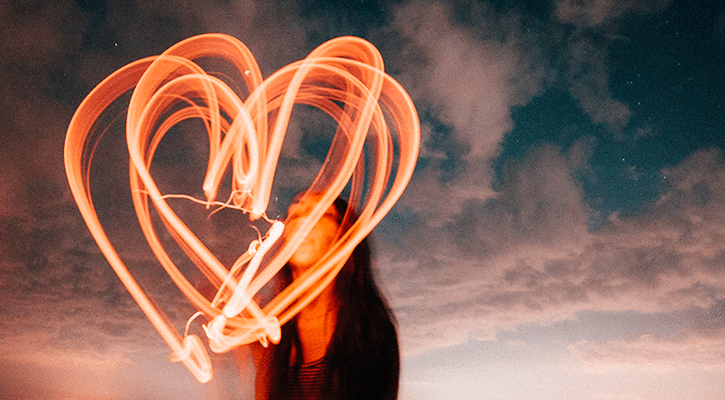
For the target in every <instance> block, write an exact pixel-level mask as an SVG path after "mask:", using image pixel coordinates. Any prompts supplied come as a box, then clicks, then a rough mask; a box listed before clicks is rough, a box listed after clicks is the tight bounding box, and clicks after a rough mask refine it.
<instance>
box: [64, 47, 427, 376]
mask: <svg viewBox="0 0 725 400" xmlns="http://www.w3.org/2000/svg"><path fill="white" fill-rule="evenodd" d="M205 57H216V58H219V59H222V60H225V61H227V62H229V63H231V64H232V65H233V66H234V67H235V68H236V69H237V70H238V71H239V72H240V76H242V77H243V82H238V84H240V86H242V87H245V88H246V90H247V92H248V93H249V96H248V97H247V98H246V99H244V100H242V99H240V98H239V97H238V95H237V94H236V93H235V92H234V91H233V90H232V89H231V88H230V87H229V86H228V85H227V84H225V83H224V82H223V81H222V80H220V79H219V78H216V77H214V76H212V75H211V74H209V73H207V72H206V71H205V70H204V69H203V68H201V67H200V66H199V65H198V64H196V63H195V60H198V59H200V58H205ZM130 90H133V94H132V96H131V100H130V102H129V106H128V113H127V118H126V141H127V146H128V151H129V154H130V167H129V169H130V171H129V172H130V184H131V192H132V198H133V203H134V207H135V210H136V213H137V216H138V220H139V223H140V226H141V229H142V231H143V233H144V235H145V237H146V240H147V241H148V243H149V245H150V247H151V249H152V251H153V252H154V254H155V255H156V257H157V258H158V260H159V262H160V263H161V265H162V266H163V268H164V269H165V270H166V272H167V273H168V274H169V276H170V277H171V278H172V280H173V281H174V283H175V284H176V285H177V286H178V287H179V289H181V291H182V292H183V293H184V295H185V296H186V297H187V298H188V299H189V301H190V302H191V303H192V304H193V305H194V306H195V307H196V308H197V309H198V310H199V312H200V313H201V314H203V315H205V316H206V318H207V319H208V320H209V321H210V322H209V323H208V325H206V326H204V329H205V332H206V334H207V336H208V339H209V346H210V348H211V349H212V350H213V351H215V352H224V351H228V350H230V349H233V348H235V347H238V346H240V345H243V344H248V343H251V342H254V341H260V342H261V343H262V344H264V345H266V344H267V342H268V341H272V342H273V343H277V342H278V341H279V339H280V325H281V324H284V323H285V322H287V321H289V320H290V319H291V318H293V317H294V316H295V315H296V314H297V313H298V312H299V311H300V310H301V309H302V308H304V307H305V306H306V305H307V304H309V302H310V301H312V300H313V299H314V297H315V296H317V295H318V294H319V293H320V292H321V291H322V290H323V289H324V288H325V287H326V286H327V285H328V284H329V283H330V282H332V280H333V279H334V278H335V276H336V275H337V273H338V272H339V271H340V269H341V268H342V266H343V264H344V263H345V261H346V260H347V258H348V257H349V256H350V254H351V253H352V251H353V249H354V248H355V246H356V245H357V244H358V243H360V241H361V240H362V239H364V238H365V236H367V235H368V234H369V233H370V231H372V229H373V228H374V227H375V225H377V224H378V223H379V222H380V221H381V220H382V218H383V217H384V216H385V214H387V212H388V211H390V209H391V208H392V207H393V205H394V204H395V202H396V201H397V200H398V198H399V197H400V196H401V194H402V192H403V190H404V189H405V187H406V186H407V184H408V182H409V180H410V177H411V175H412V174H413V168H414V166H415V162H416V159H417V157H418V148H419V144H420V126H419V122H418V117H417V114H416V111H415V108H414V106H413V102H412V101H411V99H410V97H409V96H408V94H407V93H406V92H405V90H404V89H403V88H402V87H401V86H400V84H398V83H397V82H396V81H395V80H393V79H392V78H391V77H390V76H388V75H387V74H385V72H384V69H383V61H382V58H381V56H380V54H379V53H378V51H377V49H376V48H375V47H374V46H373V45H372V44H370V43H368V42H366V41H364V40H362V39H360V38H354V37H343V38H337V39H333V40H330V41H328V42H326V43H324V44H322V45H321V46H319V47H318V48H317V49H315V50H314V51H313V52H312V53H310V55H309V56H308V57H307V58H305V59H304V60H301V61H298V62H296V63H293V64H290V65H288V66H286V67H285V68H283V69H281V70H279V71H277V72H276V73H275V74H273V75H272V76H270V77H269V78H267V79H266V80H263V79H262V75H261V72H260V71H259V68H258V66H257V64H256V61H255V59H254V57H253V56H252V54H251V52H250V51H249V49H247V47H246V46H245V45H244V44H243V43H242V42H240V41H238V40H236V39H234V38H232V37H230V36H226V35H221V34H208V35H201V36H196V37H192V38H189V39H187V40H184V41H182V42H180V43H178V44H176V45H174V46H173V47H171V48H170V49H168V50H167V51H165V52H164V53H163V54H161V55H159V56H155V57H149V58H145V59H142V60H139V61H136V62H134V63H131V64H128V65H126V66H125V67H123V68H121V69H119V70H118V71H116V72H114V73H113V74H112V75H110V76H109V77H108V78H106V79H105V80H104V81H102V82H101V83H100V84H99V85H98V86H97V87H96V88H95V89H93V91H91V93H90V94H89V95H88V96H87V97H86V98H85V99H84V100H83V102H82V103H81V105H80V106H79V107H78V110H77V111H76V113H75V115H74V116H73V119H72V121H71V123H70V126H69V128H68V134H67V136H66V142H65V168H66V174H67V176H68V181H69V183H70V187H71V190H72V192H73V196H74V198H75V201H76V203H77V204H78V207H79V209H80V211H81V214H82V215H83V218H84V220H85V222H86V224H87V225H88V228H89V230H90V232H91V235H92V236H93V238H94V239H95V240H96V242H97V243H98V246H99V247H100V249H101V251H102V252H103V254H104V255H105V256H106V258H107V259H108V261H109V263H110V264H111V266H112V267H113V269H114V270H115V272H116V274H118V276H119V278H120V279H121V282H122V283H123V284H124V285H125V286H126V288H127V289H128V291H129V292H130V293H131V295H132V296H133V298H134V299H135V300H136V302H137V303H138V304H139V306H140V307H141V309H142V310H143V312H144V313H145V315H146V316H147V317H148V318H149V320H150V321H151V323H152V324H153V325H154V327H155V328H156V329H157V330H158V332H159V334H160V335H161V336H162V338H163V339H164V340H165V341H166V343H167V344H168V345H169V347H170V348H171V350H172V357H171V359H172V361H181V362H182V363H184V365H185V366H186V367H187V368H188V369H189V371H191V373H192V374H193V375H194V376H195V377H196V379H198V380H199V381H200V382H207V381H209V380H210V379H211V378H212V367H211V362H210V359H209V356H208V353H207V352H206V350H205V348H204V346H203V345H202V343H201V340H200V339H199V337H197V336H195V335H187V336H183V335H181V334H179V332H177V331H176V330H175V329H174V327H173V326H172V325H171V324H170V323H169V322H168V320H167V318H166V317H165V316H164V314H163V312H162V311H161V310H160V309H159V308H158V307H156V306H155V304H154V302H153V301H152V300H151V298H150V297H149V296H148V295H147V294H146V293H145V292H144V291H143V290H141V288H140V287H139V285H138V283H137V282H136V281H135V279H134V278H133V277H132V276H131V274H130V273H129V271H128V269H127V268H126V266H125V264H124V262H123V261H122V259H121V257H120V256H119V255H118V253H117V252H116V250H115V249H114V247H113V245H112V243H111V241H110V240H109V238H108V237H107V235H106V233H105V231H104V229H103V227H102V226H101V223H100V221H99V219H98V216H97V214H96V210H95V208H94V205H93V201H92V199H91V193H90V186H89V171H90V164H91V160H92V158H93V152H94V150H95V146H96V143H95V142H94V141H93V140H92V135H91V134H92V132H93V131H94V130H95V129H97V127H96V126H95V125H96V123H97V121H98V120H99V118H100V117H101V115H102V114H103V112H104V111H105V110H106V109H107V108H108V107H109V106H110V105H111V103H113V102H114V101H115V100H116V99H118V98H119V97H120V96H121V95H122V94H124V93H126V92H128V91H130ZM296 104H305V105H309V106H312V107H316V108H318V109H320V110H322V111H324V112H326V113H327V114H328V115H330V116H331V117H332V118H333V119H334V120H335V121H336V122H337V124H338V127H337V131H336V133H335V137H334V139H333V142H332V145H331V147H330V150H329V152H328V156H327V159H326V161H325V163H324V164H323V166H322V168H321V169H320V171H319V173H318V175H317V177H316V178H315V180H314V182H313V183H312V185H311V187H310V188H309V189H308V191H307V193H310V194H311V193H314V194H315V195H316V196H319V198H318V199H317V200H318V202H317V203H316V205H315V206H314V207H313V209H312V210H311V212H310V214H309V215H307V216H305V217H303V221H302V222H301V223H300V224H299V225H297V224H296V228H295V229H294V230H290V229H287V228H286V227H285V224H284V223H282V222H281V221H271V220H269V219H268V218H267V217H266V214H265V210H266V208H267V205H268V202H269V198H270V192H271V187H272V183H273V180H274V176H275V171H276V166H277V160H278V158H279V154H280V151H281V148H282V143H283V142H284V138H285V133H286V131H287V127H288V123H289V119H290V115H291V113H292V110H293V108H294V106H295V105H296ZM192 118H194V119H199V120H201V121H203V123H204V126H205V128H206V134H207V136H208V140H209V160H208V164H207V171H206V175H205V179H204V182H203V186H202V189H203V191H204V195H205V196H206V201H205V204H207V207H209V206H211V205H213V204H219V202H217V200H216V196H217V193H218V192H219V186H220V185H221V182H222V178H223V176H224V175H225V174H226V172H227V171H228V170H229V169H231V171H232V183H231V185H232V187H231V192H232V199H231V201H232V204H231V205H230V207H234V208H238V209H241V210H243V211H244V212H246V213H248V214H249V217H250V219H252V220H255V219H258V218H260V217H264V218H265V219H267V220H269V221H270V223H271V227H270V229H269V231H268V232H267V234H266V235H265V236H264V237H262V238H260V239H259V240H257V241H255V242H253V243H252V244H250V246H249V250H248V251H246V252H245V253H243V254H242V255H241V256H239V258H238V259H237V260H236V261H235V262H234V263H233V265H232V266H231V267H229V268H227V267H226V266H224V265H223V264H222V263H221V262H220V261H219V259H218V258H217V257H216V256H215V255H214V254H213V253H212V252H211V251H210V250H209V249H208V248H207V247H206V246H205V245H204V244H203V243H202V241H201V240H200V239H199V238H198V237H197V236H196V235H195V234H194V233H193V232H192V231H191V229H189V227H188V226H187V225H186V224H185V223H184V222H183V221H182V220H181V218H180V217H179V216H178V215H177V214H176V213H175V212H174V211H173V210H172V208H171V207H170V206H169V205H168V203H167V202H166V199H167V198H169V197H176V196H178V195H172V194H164V193H161V191H160V190H159V188H158V187H157V186H156V183H155V182H154V179H153V177H152V175H151V172H150V168H151V163H152V159H153V155H154V153H155V151H156V149H157V147H158V145H159V143H160V142H161V140H162V138H163V137H164V135H165V134H166V133H167V132H168V131H169V129H170V128H171V127H173V126H174V125H176V124H178V123H179V122H181V121H183V120H186V119H192ZM391 132H393V133H394V134H395V135H393V134H391ZM394 138H397V154H396V153H395V152H394V151H393V149H394V147H395V146H394V145H395V143H394ZM364 147H365V148H366V149H367V152H368V153H367V154H368V155H369V158H368V159H367V160H366V159H365V157H363V148H364ZM396 155H397V163H396V162H395V156H396ZM393 170H395V173H394V176H392V177H391V174H392V171H393ZM391 178H392V181H390V179H391ZM348 183H350V188H351V189H350V190H351V192H350V193H351V194H350V201H349V204H350V205H349V207H350V209H355V210H359V213H358V214H359V215H358V217H357V219H355V220H354V221H350V222H351V224H349V225H350V228H349V229H348V230H347V231H346V232H343V233H342V234H341V237H340V238H339V240H338V241H337V242H336V243H335V244H334V245H333V246H332V248H331V249H330V250H329V251H328V252H327V254H326V255H325V256H324V257H322V258H321V259H320V260H319V261H318V262H317V263H316V264H315V265H314V266H313V267H312V268H310V269H309V270H308V271H307V272H306V273H305V274H304V275H303V276H301V277H299V278H298V279H297V280H295V281H294V282H292V284H291V285H289V286H288V287H287V288H285V290H283V291H282V292H281V293H280V294H279V295H277V296H276V297H275V298H274V299H272V300H271V301H270V302H269V303H268V304H266V305H265V306H264V308H261V307H260V306H259V305H258V304H257V303H256V302H255V300H254V296H255V295H256V294H257V293H258V292H259V290H261V289H262V287H264V285H265V284H266V283H267V282H269V281H270V280H271V279H272V278H273V277H274V275H275V274H277V272H278V271H279V270H280V269H281V268H282V267H283V266H284V264H285V263H286V262H287V260H288V259H289V258H290V257H291V255H292V254H293V253H294V251H295V249H296V248H297V247H298V246H299V245H300V244H301V243H302V241H303V240H304V238H305V237H306V235H307V234H308V233H309V231H310V230H311V229H312V227H313V226H314V224H315V223H316V222H317V220H318V219H319V218H320V217H321V216H322V215H323V213H324V212H325V210H327V209H328V207H329V206H330V205H331V204H332V202H333V201H334V200H335V199H336V198H337V197H338V196H339V194H340V193H341V192H342V191H343V189H344V188H345V186H346V185H348ZM150 204H153V206H154V209H155V210H156V213H157V214H158V216H159V218H160V219H161V221H162V222H163V223H164V226H165V227H166V229H167V230H168V232H169V233H170V234H171V236H172V237H173V238H174V240H175V241H176V242H177V243H178V245H179V246H180V247H181V248H182V249H183V250H184V251H185V253H186V254H187V255H188V257H189V258H190V259H191V260H192V261H193V262H194V264H195V265H196V266H197V267H198V268H199V270H200V271H201V272H203V273H204V275H205V276H206V277H207V278H208V279H209V280H210V282H211V283H212V284H214V285H215V287H216V288H217V290H218V292H217V294H216V296H215V298H214V299H213V300H211V301H209V300H207V299H206V298H205V297H204V296H202V295H201V294H200V293H199V291H198V290H197V289H196V288H195V287H194V286H193V285H192V284H191V283H190V282H189V281H188V280H187V279H186V278H185V277H184V276H183V274H182V273H181V272H180V271H179V269H178V268H177V267H176V265H175V264H174V262H173V261H172V260H171V258H170V257H169V255H168V253H167V252H166V250H165V249H164V246H163V245H162V243H161V241H160V239H159V237H158V235H157V232H156V230H155V228H154V227H153V225H152V221H151V212H150ZM350 215H351V214H350V213H346V215H345V217H344V218H345V219H346V220H348V219H350ZM343 225H347V224H346V223H345V222H343Z"/></svg>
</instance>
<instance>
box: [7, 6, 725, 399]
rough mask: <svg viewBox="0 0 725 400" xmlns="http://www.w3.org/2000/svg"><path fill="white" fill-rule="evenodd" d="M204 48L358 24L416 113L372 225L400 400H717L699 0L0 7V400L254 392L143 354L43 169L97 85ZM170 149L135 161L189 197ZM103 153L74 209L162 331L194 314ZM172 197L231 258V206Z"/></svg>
mask: <svg viewBox="0 0 725 400" xmlns="http://www.w3.org/2000/svg"><path fill="white" fill-rule="evenodd" d="M712 4H718V5H716V6H714V5H712ZM209 32H221V33H226V34H229V35H232V36H234V37H236V38H238V39H240V40H241V41H242V42H244V43H245V44H246V45H247V46H249V48H250V49H251V51H252V52H253V54H254V55H255V57H256V58H257V61H258V63H259V65H260V68H261V70H262V73H263V74H264V76H265V77H266V76H269V75H270V74H272V73H273V72H274V71H276V70H278V69H279V68H281V67H283V66H285V65H287V64H289V63H291V62H294V61H296V60H299V59H302V58H304V57H305V56H306V55H307V54H308V53H309V52H310V51H311V50H313V49H314V48H315V47H317V46H318V45H319V44H321V43H322V42H324V41H325V40H327V39H330V38H333V37H337V36H342V35H356V36H361V37H363V38H365V39H367V40H369V41H370V42H372V43H373V44H374V45H375V46H377V47H378V49H379V50H380V52H381V53H382V55H383V59H384V60H385V62H386V71H387V72H388V73H389V74H390V75H391V76H393V77H394V78H395V79H396V80H398V81H399V82H400V83H401V84H402V86H403V87H404V88H405V89H406V90H407V91H408V92H409V94H410V95H411V97H412V99H413V100H414V102H415V105H416V107H417V110H418V113H419V116H420V121H421V127H422V145H421V149H420V157H419V160H418V164H417V167H416V171H415V173H414V175H413V178H412V181H411V182H410V184H409V186H408V189H407V190H406V192H405V193H404V195H403V197H402V198H401V199H400V200H399V202H398V203H397V205H396V206H395V207H394V208H393V210H392V211H391V213H390V214H389V215H388V217H386V219H385V220H383V222H382V223H381V224H380V225H379V226H378V227H377V228H376V229H375V231H374V233H373V240H374V245H375V250H376V254H375V264H376V272H377V276H378V280H379V282H380V286H381V288H382V290H383V292H384V293H385V295H386V297H387V299H388V300H389V302H390V304H391V306H392V308H393V310H394V312H395V315H396V318H397V322H398V329H399V336H400V343H401V351H402V354H401V356H402V363H403V364H402V376H401V395H400V399H401V400H438V399H454V400H457V399H461V400H478V399H491V400H494V399H495V400H504V399H506V400H526V399H538V400H550V399H572V400H594V399H607V400H625V399H626V400H688V399H693V400H694V399H698V400H700V399H705V400H707V399H722V398H725V155H724V154H723V151H724V150H725V5H723V4H721V3H720V2H703V1H696V0H692V1H687V0H665V1H661V0H550V1H546V0H522V1H514V0H500V1H475V0H467V1H465V0H461V1H450V2H444V1H427V0H407V1H392V0H391V1H382V0H381V1H367V0H363V1H322V0H319V1H314V0H313V1H298V2H294V1H279V2H273V1H254V0H226V1H222V0H216V1H185V0H163V1H161V0H159V1H141V0H137V1H131V0H108V1H103V0H98V1H94V0H49V1H42V0H39V1H30V0H28V1H24V0H19V1H4V2H1V4H0V135H1V136H0V138H1V140H2V141H1V143H2V146H0V189H1V190H0V238H2V240H0V299H1V300H2V304H3V306H2V307H0V333H1V334H0V398H2V399H18V400H25V399H28V400H31V399H58V400H61V399H63V400H65V399H73V400H76V399H77V400H90V399H98V400H101V399H103V400H106V399H108V400H110V399H184V400H186V399H189V400H192V399H204V400H216V399H219V400H222V399H224V400H226V399H229V400H232V399H250V398H252V392H251V391H252V388H251V386H250V385H251V382H250V381H248V379H252V378H253V371H252V370H251V368H252V367H251V366H247V367H246V370H244V368H243V370H242V371H241V373H240V372H239V371H238V368H237V365H236V363H235V360H234V358H232V357H231V356H230V355H228V354H227V355H214V356H213V363H214V368H215V378H214V380H213V381H212V382H210V383H207V384H200V383H198V382H197V381H196V380H195V379H194V378H193V376H192V375H191V374H190V373H189V372H188V371H187V370H186V369H185V368H184V367H183V365H181V364H178V363H170V362H169V353H170V350H169V348H168V347H167V346H166V344H165V343H164V342H163V341H162V339H161V338H160V336H159V335H158V334H157V332H156V331H155V330H154V328H153V326H152V325H151V323H150V322H149V321H148V320H147V319H146V317H144V315H143V314H142V312H141V311H140V309H139V308H138V306H137V305H136V303H135V302H134V301H133V299H132V298H131V296H130V295H129V294H128V293H127V291H126V289H125V288H124V287H123V285H122V284H121V283H120V282H119V280H118V278H117V277H116V275H115V273H114V272H113V270H112V269H111V267H110V266H109V264H108V263H107V262H106V260H105V258H104V257H103V255H102V254H101V253H100V251H99V250H98V247H97V246H96V244H95V242H94V241H93V239H92V238H91V236H90V234H89V232H88V229H87V228H86V226H85V224H84V222H83V219H82V218H81V215H80V213H79V212H78V209H77V207H76V205H75V203H74V201H73V198H72V195H71V193H70V189H69V187H68V183H67V179H66V176H65V171H64V166H63V143H64V139H65V134H66V129H67V128H68V124H69V122H70V120H71V117H72V116H73V112H74V111H75V109H76V108H77V107H78V105H79V104H80V102H81V101H82V100H83V98H84V97H85V96H86V95H87V94H88V93H89V92H90V91H91V90H92V89H93V87H94V86H95V85H97V84H98V83H99V82H100V81H101V80H102V79H103V78H105V77H106V76H108V75H109V74H110V73H112V72H113V71H115V70H117V69H118V68H120V67H122V66H123V65H126V64H128V63H129V62H132V61H135V60H137V59H139V58H142V57H145V56H150V55H157V54H160V53H161V52H163V51H164V50H166V49H167V48H168V47H170V46H171V45H173V44H175V43H177V42H179V41H180V40H183V39H185V38H188V37H191V36H194V35H197V34H201V33H209ZM320 126H323V127H324V126H325V125H324V123H323V122H321V121H317V120H316V119H315V118H313V117H309V118H305V116H304V115H301V116H300V117H299V118H298V119H296V120H295V121H294V123H293V124H292V125H291V126H290V143H289V144H287V145H286V146H287V147H286V148H285V150H284V151H283V158H282V161H283V162H284V163H285V164H284V166H282V167H280V171H281V172H280V173H283V174H285V175H284V176H281V177H278V180H279V182H280V183H279V185H278V186H277V187H276V188H277V192H276V193H274V194H273V196H276V197H275V199H276V200H277V202H276V203H274V204H272V205H271V209H270V213H272V214H274V213H275V212H276V213H277V214H276V215H281V214H279V213H280V212H281V211H280V210H283V209H284V208H285V207H286V204H288V202H289V199H290V197H291V195H292V194H293V193H294V190H298V189H300V188H299V187H296V186H295V185H294V183H295V182H304V181H305V180H306V179H307V180H309V179H311V177H313V176H314V174H315V173H316V169H315V168H319V165H320V163H319V160H320V157H324V150H321V149H320V147H321V143H322V144H324V143H327V142H329V134H330V130H329V127H328V128H327V129H321V128H320ZM193 138H194V132H189V129H181V128H180V129H179V130H178V135H177V138H176V139H174V141H172V143H170V144H168V148H167V149H166V150H164V149H163V148H162V149H160V153H159V155H158V161H159V166H158V170H157V171H158V174H159V176H163V177H165V178H167V184H168V185H169V186H168V187H170V188H178V189H179V190H190V191H194V190H196V191H197V192H199V191H200V187H199V186H200V181H199V180H198V179H197V178H198V176H197V175H198V174H201V176H202V177H203V172H204V171H203V170H201V171H199V170H198V168H197V166H198V165H201V166H202V168H205V164H204V163H205V162H206V161H205V158H204V157H205V156H204V154H203V151H201V150H200V149H201V148H202V147H203V146H202V145H200V144H198V143H196V142H194V141H193ZM124 140H125V139H124V137H123V132H122V129H121V130H119V129H116V130H110V131H109V132H108V133H107V135H106V136H104V139H103V141H102V142H101V145H102V146H100V147H102V149H101V148H100V147H99V150H98V152H97V154H96V158H97V163H98V170H97V171H93V172H94V173H95V174H96V175H94V176H97V178H96V180H94V181H92V186H93V188H94V190H96V192H94V199H95V201H96V207H97V208H98V209H99V214H100V217H101V220H102V221H103V222H104V224H105V227H106V229H107V230H108V231H109V235H110V236H111V238H112V240H113V241H114V244H115V245H116V246H117V249H118V250H119V252H120V253H121V255H122V257H124V260H125V261H126V262H127V264H128V267H129V269H130V270H131V272H132V273H133V274H134V276H135V277H136V278H137V279H138V280H139V282H140V283H141V284H142V286H143V287H144V288H145V289H146V290H148V292H149V293H151V295H152V296H153V298H154V300H155V301H156V302H157V303H158V304H159V306H160V307H161V308H162V309H163V310H164V311H165V312H166V313H167V314H168V316H169V318H170V319H171V320H172V322H173V323H174V324H175V325H176V326H177V328H178V329H179V330H182V331H183V329H184V324H185V323H186V321H187V319H188V318H189V316H191V314H193V312H194V311H195V310H193V308H192V307H191V306H190V304H189V303H188V301H186V299H185V298H184V297H183V296H182V295H181V294H180V292H179V290H178V289H177V288H176V286H174V284H173V282H171V280H170V279H169V278H168V276H166V275H165V273H164V271H163V269H162V268H161V266H160V265H159V264H158V262H157V261H156V260H155V258H154V256H153V254H152V253H151V251H150V250H149V249H148V246H147V245H146V242H145V240H144V238H143V236H142V234H141V231H140V229H139V227H138V223H137V222H136V218H135V214H134V211H133V207H132V204H131V200H130V194H129V193H128V161H127V158H128V154H127V152H126V149H125V147H124V145H125V141H124ZM171 149H174V150H171ZM321 151H322V153H321ZM200 153H201V154H200ZM282 161H281V162H282ZM195 174H197V175H195ZM92 175H93V174H92ZM195 179H196V180H195ZM285 201H286V202H287V203H285ZM177 206H178V207H179V208H180V209H184V210H185V211H186V212H188V213H189V215H194V216H195V217H190V218H197V220H194V221H193V223H195V224H198V226H199V227H200V228H199V229H200V230H201V231H202V233H204V234H205V235H206V236H205V237H206V239H207V240H208V242H209V243H210V247H211V248H214V249H215V250H216V251H218V252H219V257H220V259H222V260H233V259H234V258H236V256H237V255H238V253H239V251H238V248H236V247H234V248H232V247H233V246H236V245H239V246H243V245H244V244H241V243H242V242H243V241H240V240H236V241H235V240H233V239H230V237H231V236H232V235H234V234H236V233H235V232H238V231H239V230H240V229H242V228H240V226H241V227H246V225H245V224H246V222H245V221H246V219H245V218H244V216H241V215H237V214H239V213H238V212H232V211H229V210H225V211H224V212H221V213H218V214H215V216H213V217H210V218H209V219H208V221H207V220H206V218H207V215H208V214H207V213H205V210H203V207H200V206H198V205H195V204H193V203H191V202H187V203H183V202H179V203H178V204H177ZM206 222H208V224H207V225H204V223H206ZM247 233H248V232H247ZM240 236H241V235H240ZM246 243H247V244H248V243H249V241H248V240H247V241H246ZM197 278H198V277H197ZM202 278H203V277H202ZM192 279H195V278H194V277H193V276H192ZM195 282H196V284H197V285H198V286H199V287H204V282H203V280H202V279H197V280H196V281H195ZM207 289H208V288H207ZM197 325H198V324H197ZM195 329H198V326H197V327H196V328H195ZM240 376H241V378H240Z"/></svg>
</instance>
